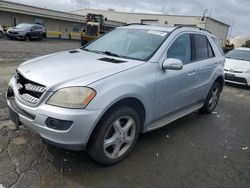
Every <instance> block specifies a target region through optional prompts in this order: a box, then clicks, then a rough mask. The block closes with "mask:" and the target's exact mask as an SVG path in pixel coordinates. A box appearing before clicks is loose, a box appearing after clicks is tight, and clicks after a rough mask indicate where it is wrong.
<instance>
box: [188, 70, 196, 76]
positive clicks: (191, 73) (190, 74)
mask: <svg viewBox="0 0 250 188" xmlns="http://www.w3.org/2000/svg"><path fill="white" fill-rule="evenodd" d="M195 74H196V72H195V71H193V72H190V73H188V76H194V75H195Z"/></svg>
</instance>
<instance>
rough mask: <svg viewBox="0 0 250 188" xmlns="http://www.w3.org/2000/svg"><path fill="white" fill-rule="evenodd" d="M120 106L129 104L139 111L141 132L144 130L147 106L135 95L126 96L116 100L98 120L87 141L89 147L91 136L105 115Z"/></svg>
mask: <svg viewBox="0 0 250 188" xmlns="http://www.w3.org/2000/svg"><path fill="white" fill-rule="evenodd" d="M119 106H128V107H130V108H132V109H133V110H135V111H136V112H137V113H138V115H139V117H140V132H142V131H143V125H144V123H145V120H146V108H145V106H144V104H143V103H142V102H141V101H140V100H139V99H137V98H135V97H126V98H123V99H120V100H118V101H116V102H115V103H113V104H112V105H111V106H110V107H108V108H107V110H106V111H105V112H104V113H103V114H102V116H101V118H100V119H99V120H98V122H97V123H96V125H95V128H94V129H93V130H92V132H91V134H90V137H89V139H88V143H87V147H88V145H89V143H90V142H91V138H92V136H93V134H94V132H95V131H96V129H98V127H99V126H100V125H101V122H102V120H103V119H104V118H105V117H107V116H108V115H109V113H111V112H112V111H113V110H115V109H116V108H118V107H119Z"/></svg>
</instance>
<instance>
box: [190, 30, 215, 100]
mask: <svg viewBox="0 0 250 188" xmlns="http://www.w3.org/2000/svg"><path fill="white" fill-rule="evenodd" d="M191 38H192V46H193V52H194V54H193V62H194V63H193V64H194V67H195V69H196V73H197V75H196V76H197V84H196V86H195V88H194V90H195V97H196V98H197V100H202V99H204V97H205V96H206V94H207V90H208V89H209V87H210V85H211V79H212V76H213V73H214V71H215V69H216V67H217V66H218V62H217V61H216V57H215V53H214V51H213V48H212V47H211V44H210V42H209V40H208V38H207V36H206V35H203V34H192V35H191Z"/></svg>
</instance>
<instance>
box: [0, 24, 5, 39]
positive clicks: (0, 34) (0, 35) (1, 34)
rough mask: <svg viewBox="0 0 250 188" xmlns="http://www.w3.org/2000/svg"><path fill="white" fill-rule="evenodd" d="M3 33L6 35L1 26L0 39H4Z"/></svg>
mask: <svg viewBox="0 0 250 188" xmlns="http://www.w3.org/2000/svg"><path fill="white" fill-rule="evenodd" d="M3 33H4V31H3V28H2V26H1V25H0V38H3Z"/></svg>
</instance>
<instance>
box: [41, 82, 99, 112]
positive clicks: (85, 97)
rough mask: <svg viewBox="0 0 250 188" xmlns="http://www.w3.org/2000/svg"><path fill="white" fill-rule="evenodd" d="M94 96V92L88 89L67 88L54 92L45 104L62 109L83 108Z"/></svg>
mask: <svg viewBox="0 0 250 188" xmlns="http://www.w3.org/2000/svg"><path fill="white" fill-rule="evenodd" d="M95 96H96V92H95V90H93V89H91V88H88V87H68V88H62V89H60V90H58V91H56V92H55V93H54V94H53V95H52V96H51V97H50V98H49V100H48V101H47V102H46V103H47V104H50V105H53V106H60V107H64V108H85V107H86V106H87V105H88V104H89V103H90V101H91V100H92V99H93V98H94V97H95Z"/></svg>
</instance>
